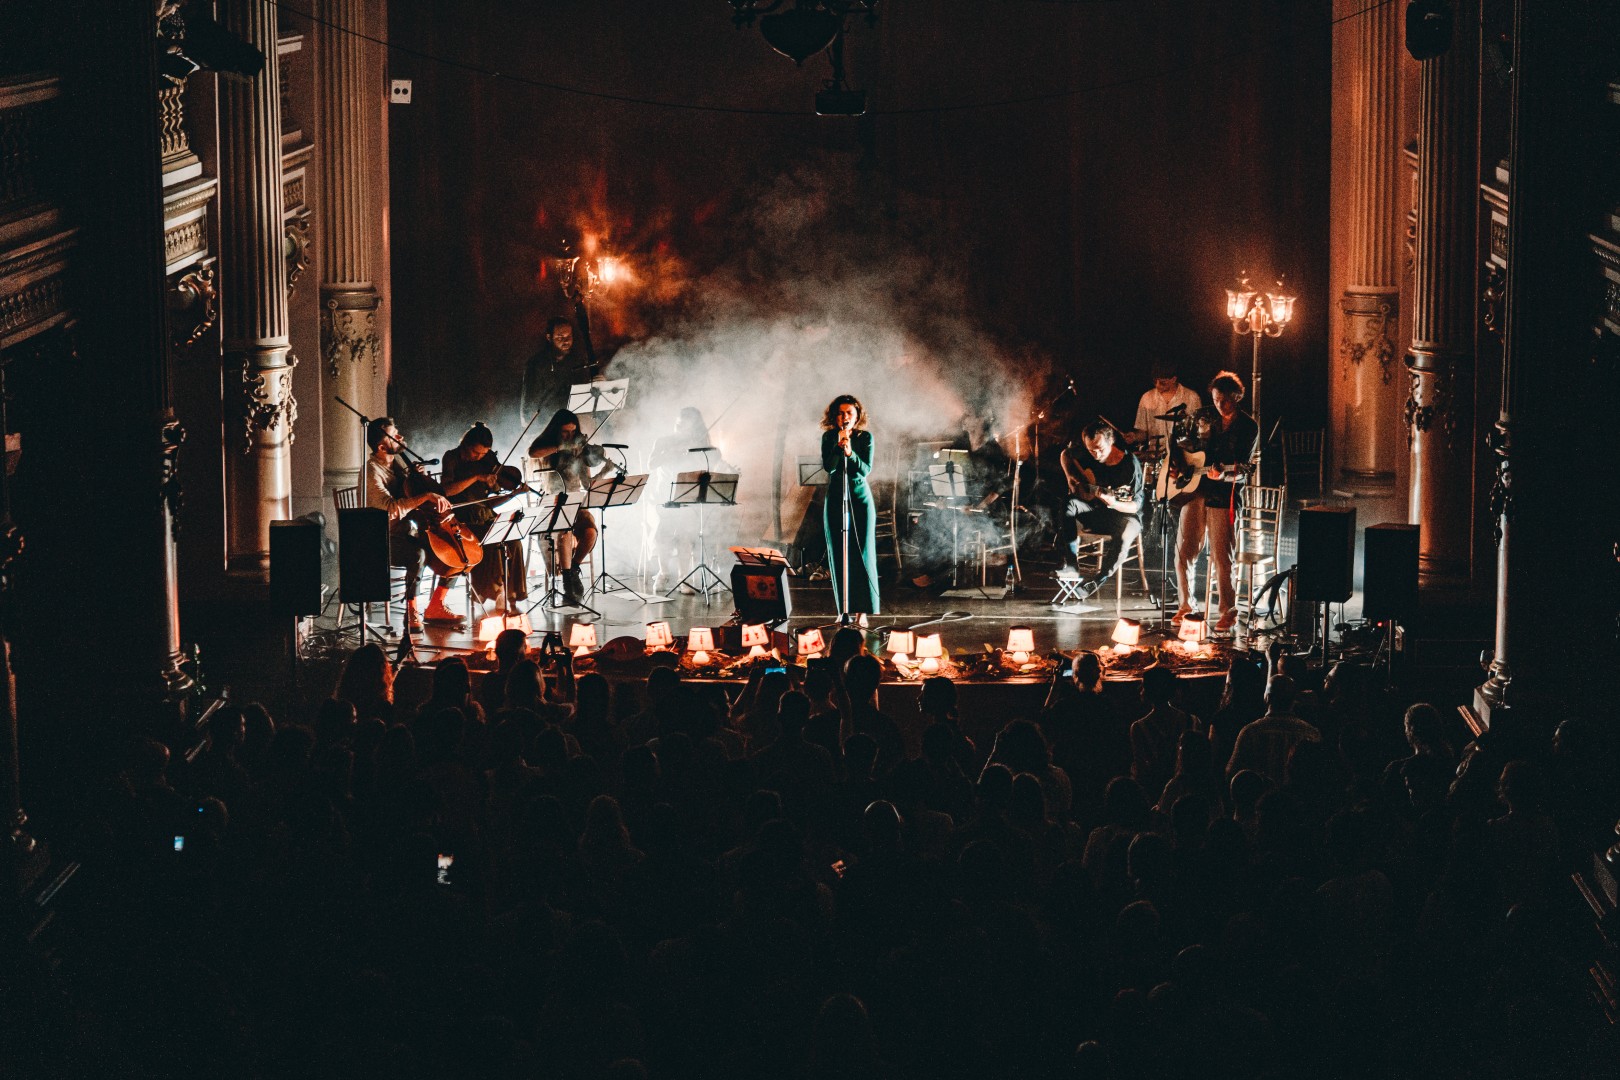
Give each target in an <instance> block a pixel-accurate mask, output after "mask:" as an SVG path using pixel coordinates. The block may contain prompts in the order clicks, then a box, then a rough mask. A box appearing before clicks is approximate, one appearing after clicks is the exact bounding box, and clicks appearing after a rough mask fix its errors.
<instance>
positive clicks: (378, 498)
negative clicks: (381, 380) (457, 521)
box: [365, 416, 459, 630]
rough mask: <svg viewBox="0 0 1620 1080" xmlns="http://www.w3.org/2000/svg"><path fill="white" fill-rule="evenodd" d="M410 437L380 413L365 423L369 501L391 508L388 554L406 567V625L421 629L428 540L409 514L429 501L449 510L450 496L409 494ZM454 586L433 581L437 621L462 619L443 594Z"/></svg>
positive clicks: (432, 614) (430, 613)
mask: <svg viewBox="0 0 1620 1080" xmlns="http://www.w3.org/2000/svg"><path fill="white" fill-rule="evenodd" d="M404 445H405V439H404V438H403V437H402V436H401V435H400V433H399V429H398V428H396V427H395V426H394V421H393V420H391V419H389V418H388V417H386V416H381V417H378V418H377V419H375V420H373V421H371V423H369V424H367V425H366V446H368V447H369V448H370V449H371V456H370V457H368V458H367V459H366V469H365V483H366V505H367V506H369V507H372V508H374V509H377V510H386V511H387V512H388V555H389V560H390V561H391V562H392V564H393V565H395V566H403V567H404V568H405V626H406V629H408V630H420V629H422V620H421V618H419V617H418V616H417V614H416V586H417V583H418V582H419V581H420V580H421V578H422V563H423V562H424V561H425V560H426V558H427V544H426V541H425V540H423V538H422V537H421V536H419V535H418V534H417V533H416V532H415V531H414V529H413V523H412V521H411V519H410V518H409V517H408V516H407V515H408V514H410V512H411V511H412V510H415V509H417V508H418V507H423V506H428V507H432V508H433V509H434V510H436V511H438V512H440V513H448V512H449V510H450V500H449V499H446V498H445V497H444V496H443V495H440V494H439V493H438V492H434V491H429V492H425V493H423V494H421V495H411V494H409V493H408V489H407V482H408V476H409V470H408V469H407V468H406V467H405V463H404V462H402V461H400V460H399V457H398V454H399V451H400V449H401V448H402V447H403V446H404ZM448 591H449V586H448V585H446V584H445V583H444V582H443V581H439V582H437V583H436V584H435V585H434V588H433V595H432V597H430V598H429V600H428V606H427V615H426V617H427V618H429V619H432V620H434V621H436V622H437V621H445V620H448V621H450V622H457V621H459V620H458V619H457V617H456V615H455V613H454V612H452V611H451V610H450V609H449V608H448V607H446V606H445V603H444V597H445V594H446V593H447V592H448Z"/></svg>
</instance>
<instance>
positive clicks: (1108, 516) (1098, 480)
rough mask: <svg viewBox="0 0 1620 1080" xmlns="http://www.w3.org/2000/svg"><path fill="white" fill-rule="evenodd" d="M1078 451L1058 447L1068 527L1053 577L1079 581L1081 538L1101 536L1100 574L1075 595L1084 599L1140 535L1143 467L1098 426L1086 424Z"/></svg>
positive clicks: (1115, 568)
mask: <svg viewBox="0 0 1620 1080" xmlns="http://www.w3.org/2000/svg"><path fill="white" fill-rule="evenodd" d="M1079 443H1080V445H1079V446H1076V445H1075V443H1072V442H1071V443H1070V444H1069V445H1068V446H1065V447H1064V448H1063V454H1062V457H1061V460H1062V462H1063V475H1064V476H1065V477H1066V478H1067V479H1068V482H1069V500H1068V502H1067V504H1066V505H1065V507H1064V511H1063V516H1064V517H1065V518H1067V519H1068V520H1069V521H1070V522H1072V528H1073V533H1072V535H1071V537H1070V539H1069V546H1068V558H1067V559H1066V560H1065V561H1064V564H1063V565H1062V566H1060V567H1059V568H1058V577H1059V578H1062V579H1065V580H1069V581H1073V580H1076V579H1077V578H1078V577H1079V576H1080V571H1079V568H1078V566H1076V565H1075V564H1076V563H1077V562H1078V560H1079V557H1080V535H1081V533H1089V534H1091V535H1094V536H1102V537H1105V538H1106V540H1105V542H1104V544H1103V553H1102V570H1101V572H1100V573H1098V574H1096V575H1094V576H1092V577H1091V578H1089V579H1087V580H1086V582H1085V583H1084V584H1082V585H1081V586H1080V587H1079V588H1078V589H1077V590H1076V591H1075V595H1076V596H1077V597H1078V598H1079V599H1081V600H1084V599H1087V598H1088V597H1091V596H1093V595H1095V594H1096V592H1097V590H1099V589H1101V588H1102V586H1103V583H1104V582H1107V581H1109V580H1110V579H1112V578H1113V576H1114V575H1115V574H1117V573H1119V568H1120V567H1121V566H1123V565H1124V564H1125V559H1126V558H1127V556H1129V554H1130V550H1131V545H1132V544H1134V543H1136V538H1137V537H1138V536H1140V535H1141V534H1142V463H1141V462H1140V461H1138V460H1137V459H1136V455H1134V454H1127V453H1126V452H1125V451H1124V450H1123V449H1121V448H1120V447H1119V446H1116V445H1115V442H1114V429H1113V428H1112V427H1110V426H1109V425H1108V424H1105V423H1103V422H1102V421H1100V420H1099V421H1096V422H1094V423H1091V424H1088V425H1087V426H1086V428H1085V430H1083V431H1082V432H1081V433H1080V439H1079Z"/></svg>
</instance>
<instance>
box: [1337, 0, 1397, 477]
mask: <svg viewBox="0 0 1620 1080" xmlns="http://www.w3.org/2000/svg"><path fill="white" fill-rule="evenodd" d="M1358 6H1360V5H1358ZM1400 19H1401V9H1400V6H1399V5H1397V4H1380V5H1377V6H1374V7H1371V8H1368V9H1367V10H1365V11H1362V12H1360V13H1359V14H1357V15H1356V16H1355V17H1354V18H1351V19H1347V20H1345V21H1344V22H1343V23H1341V24H1340V26H1341V27H1343V32H1345V33H1347V34H1350V35H1352V36H1353V40H1352V41H1350V42H1347V43H1346V44H1347V45H1348V46H1349V50H1348V51H1349V52H1350V53H1351V54H1352V56H1353V60H1352V61H1351V63H1352V65H1353V67H1352V72H1351V79H1350V83H1351V92H1350V94H1351V96H1350V101H1349V105H1350V112H1351V121H1350V128H1351V142H1352V148H1351V154H1350V158H1349V162H1348V169H1349V171H1350V178H1349V184H1348V187H1349V192H1350V195H1349V204H1348V205H1347V206H1345V207H1343V208H1342V209H1343V212H1344V213H1345V215H1346V217H1347V219H1348V221H1349V245H1348V259H1347V262H1346V273H1345V288H1344V295H1343V296H1341V297H1340V300H1339V304H1340V308H1341V310H1342V311H1343V318H1344V324H1343V334H1342V336H1341V339H1340V343H1339V358H1340V360H1339V369H1340V370H1339V379H1338V380H1337V384H1338V385H1337V394H1336V395H1335V396H1336V397H1338V398H1339V400H1338V402H1336V403H1335V404H1336V407H1335V409H1334V418H1335V424H1336V426H1338V427H1339V431H1338V432H1337V435H1338V450H1337V454H1336V461H1337V463H1338V467H1339V472H1340V474H1341V476H1342V478H1343V480H1344V481H1345V482H1346V483H1347V484H1349V485H1350V486H1351V487H1352V488H1353V489H1356V490H1363V491H1386V492H1387V491H1388V490H1390V488H1391V487H1392V485H1393V484H1394V482H1395V467H1396V463H1397V462H1396V455H1397V453H1398V447H1399V444H1398V443H1397V442H1396V440H1395V436H1394V432H1395V425H1396V418H1397V417H1398V415H1399V405H1398V402H1399V395H1398V391H1397V388H1396V386H1395V353H1396V346H1395V340H1394V339H1395V337H1396V334H1397V329H1396V327H1397V314H1398V309H1399V307H1400V291H1401V287H1400V270H1401V267H1400V217H1401V214H1400V210H1399V208H1398V192H1399V190H1400V183H1399V175H1398V173H1399V165H1400V133H1399V124H1398V112H1399V105H1400V86H1399V69H1398V66H1397V65H1398V64H1399V61H1400V51H1401V37H1400Z"/></svg>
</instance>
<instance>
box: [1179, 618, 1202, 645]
mask: <svg viewBox="0 0 1620 1080" xmlns="http://www.w3.org/2000/svg"><path fill="white" fill-rule="evenodd" d="M1176 636H1177V637H1178V638H1180V639H1181V640H1182V641H1202V640H1204V617H1203V616H1202V615H1200V614H1198V613H1197V612H1194V613H1193V614H1191V615H1188V616H1186V617H1184V618H1183V619H1182V620H1181V629H1180V630H1178V631H1177V632H1176Z"/></svg>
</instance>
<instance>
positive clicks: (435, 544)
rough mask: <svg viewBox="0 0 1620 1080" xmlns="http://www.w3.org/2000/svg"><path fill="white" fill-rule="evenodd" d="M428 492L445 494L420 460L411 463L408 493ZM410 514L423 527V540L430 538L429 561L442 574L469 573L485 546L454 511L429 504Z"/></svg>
mask: <svg viewBox="0 0 1620 1080" xmlns="http://www.w3.org/2000/svg"><path fill="white" fill-rule="evenodd" d="M429 492H432V493H433V494H435V495H443V494H444V488H443V487H442V486H441V485H440V484H439V482H438V481H437V480H435V479H433V477H431V476H429V475H428V473H427V471H426V470H425V469H424V468H423V467H422V465H421V464H420V463H418V462H412V463H411V467H410V471H408V472H407V473H406V474H405V493H406V494H407V495H410V496H413V497H414V496H417V495H426V494H428V493H429ZM409 517H410V518H411V519H412V520H413V521H415V522H416V523H417V524H418V525H419V526H421V529H422V536H423V539H425V540H426V541H427V564H428V566H429V567H431V568H432V569H433V572H434V573H435V574H437V575H439V576H440V577H455V576H456V575H457V574H462V573H466V572H467V571H468V570H471V569H472V568H473V567H475V566H477V565H478V563H479V562H480V561H481V560H482V559H483V557H484V549H483V547H482V545H480V544H479V543H478V538H477V537H476V536H475V535H473V531H472V530H471V529H469V528H468V527H467V526H466V525H465V524H464V523H463V522H462V521H461V520H460V519H458V518H457V517H456V515H455V512H454V511H452V512H450V513H444V514H441V513H440V512H439V511H437V510H435V509H433V508H432V507H430V506H419V507H417V508H416V509H415V510H412V511H411V512H410V514H409Z"/></svg>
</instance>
